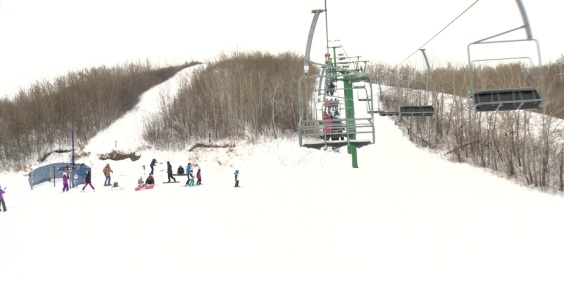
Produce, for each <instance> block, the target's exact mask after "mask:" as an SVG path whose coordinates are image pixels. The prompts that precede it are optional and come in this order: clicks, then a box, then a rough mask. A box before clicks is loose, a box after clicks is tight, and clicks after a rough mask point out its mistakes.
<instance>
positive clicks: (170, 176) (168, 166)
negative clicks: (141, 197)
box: [166, 161, 176, 182]
mask: <svg viewBox="0 0 564 281" xmlns="http://www.w3.org/2000/svg"><path fill="white" fill-rule="evenodd" d="M166 173H167V174H168V182H170V179H173V180H174V182H176V179H175V178H174V177H173V176H172V165H170V161H166Z"/></svg>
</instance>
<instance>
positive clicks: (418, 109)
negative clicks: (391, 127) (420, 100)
mask: <svg viewBox="0 0 564 281" xmlns="http://www.w3.org/2000/svg"><path fill="white" fill-rule="evenodd" d="M434 113H435V108H434V107H433V106H430V105H424V106H400V108H399V115H401V116H433V114H434Z"/></svg>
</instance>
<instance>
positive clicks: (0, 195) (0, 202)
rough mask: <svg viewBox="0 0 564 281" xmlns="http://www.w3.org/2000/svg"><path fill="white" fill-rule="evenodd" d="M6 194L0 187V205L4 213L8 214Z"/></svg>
mask: <svg viewBox="0 0 564 281" xmlns="http://www.w3.org/2000/svg"><path fill="white" fill-rule="evenodd" d="M4 193H6V192H5V191H4V189H2V187H0V205H1V206H2V211H3V212H6V211H8V209H7V208H6V201H4Z"/></svg>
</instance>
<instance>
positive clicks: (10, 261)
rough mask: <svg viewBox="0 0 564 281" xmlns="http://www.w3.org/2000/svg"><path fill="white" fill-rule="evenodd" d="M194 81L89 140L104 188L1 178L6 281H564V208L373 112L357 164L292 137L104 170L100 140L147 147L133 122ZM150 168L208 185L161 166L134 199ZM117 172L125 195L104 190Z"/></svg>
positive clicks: (146, 157) (20, 176)
mask: <svg viewBox="0 0 564 281" xmlns="http://www.w3.org/2000/svg"><path fill="white" fill-rule="evenodd" d="M186 74H187V73H186V71H185V72H182V73H179V74H178V77H175V78H174V79H173V80H171V81H168V82H165V83H163V84H161V85H160V86H157V87H156V88H154V89H152V90H150V91H148V92H147V93H146V94H145V95H143V97H142V101H141V102H140V105H139V107H137V108H136V109H134V110H132V111H130V112H128V113H127V114H126V115H125V116H124V119H128V122H124V121H117V122H115V123H114V124H113V125H112V126H111V127H110V128H108V130H106V131H104V132H101V133H100V134H99V135H98V136H96V138H95V139H93V140H92V142H91V143H89V145H88V146H87V147H86V150H87V151H88V152H92V154H91V155H90V156H89V157H87V158H85V159H83V160H84V162H85V163H87V164H89V165H91V166H92V167H93V184H94V186H95V187H96V188H97V191H96V192H90V191H88V192H85V193H81V192H79V191H78V190H75V189H72V190H71V192H69V193H67V194H60V190H61V188H62V184H61V181H60V180H58V181H56V187H52V184H51V183H45V184H40V185H38V186H36V188H35V189H34V190H33V191H31V190H30V189H29V186H28V183H27V177H25V176H24V173H23V172H9V173H8V172H2V173H0V185H1V186H2V187H6V186H7V187H8V189H7V193H6V194H5V199H6V203H7V206H8V208H9V211H8V212H7V213H0V241H1V245H2V246H1V249H2V250H1V254H0V275H1V278H2V280H3V281H20V280H46V279H47V280H50V279H53V278H55V279H56V280H60V281H66V280H73V281H74V280H85V281H89V280H96V281H98V280H246V281H254V280H257V281H259V280H260V281H264V280H273V281H276V280H304V281H305V280H308V281H309V280H327V281H331V280H390V281H394V280H433V281H443V280H444V281H452V280H461V281H475V280H484V281H489V280H491V281H498V280H517V281H520V280H523V281H525V280H527V281H529V280H543V281H547V280H549V281H551V280H555V281H556V280H558V281H560V280H563V279H564V272H563V271H562V269H561V268H562V267H561V265H562V264H563V262H564V256H563V255H562V253H564V239H562V237H563V235H564V222H563V221H562V217H563V216H564V198H562V197H561V196H554V195H551V194H545V193H541V192H538V191H535V190H530V189H528V188H526V187H523V186H519V185H516V184H514V183H511V182H509V181H508V180H505V179H502V178H499V177H496V176H495V175H492V174H491V173H490V172H488V171H486V170H482V169H478V168H474V167H470V166H469V165H466V164H456V163H452V162H448V161H446V160H444V159H441V157H440V156H439V155H437V154H433V153H431V152H429V151H426V150H422V149H419V148H417V147H415V146H414V145H413V144H412V143H411V142H409V140H408V139H407V138H406V137H404V136H403V134H402V132H401V131H400V130H399V129H398V128H397V127H396V126H395V125H394V121H393V120H392V119H389V118H387V117H379V116H376V117H375V118H376V119H375V127H376V134H377V135H376V143H375V144H374V145H369V146H366V147H363V148H361V149H359V153H358V160H359V166H360V168H358V169H352V168H351V157H350V155H349V154H347V153H346V149H341V150H340V152H338V153H335V152H329V151H320V150H313V149H307V148H300V147H298V141H297V137H295V138H291V139H287V140H283V139H279V140H275V141H273V140H270V141H267V142H265V143H262V142H260V143H257V144H255V145H246V144H238V145H237V146H236V148H235V150H234V151H232V152H228V151H226V150H222V149H219V150H216V151H199V152H190V153H189V152H187V151H186V150H185V151H155V150H151V149H147V150H142V151H140V153H141V159H140V160H139V161H136V162H131V161H129V160H124V161H100V160H98V158H97V154H98V153H101V152H103V151H110V150H111V149H113V147H112V146H111V144H110V145H109V144H108V143H104V142H102V141H99V140H100V139H103V138H107V139H110V140H114V139H118V140H119V141H118V149H122V150H128V149H132V148H134V147H136V146H137V145H139V139H138V138H135V137H131V135H132V131H134V130H132V129H131V124H135V123H139V122H140V120H142V118H143V116H147V114H149V112H148V111H147V110H148V108H146V107H144V106H143V104H146V103H148V102H150V101H151V100H154V99H155V96H156V95H159V94H163V93H164V94H169V95H175V94H176V88H175V87H172V86H171V85H170V82H172V81H174V80H175V79H180V77H181V76H183V75H186ZM356 108H357V109H362V108H364V107H363V106H362V105H361V104H357V106H356ZM357 111H358V114H357V116H358V117H362V113H361V112H360V111H361V110H357ZM128 125H129V126H128ZM96 139H98V141H96ZM154 157H156V158H157V159H158V160H159V161H160V162H163V163H164V162H166V161H171V163H172V164H173V167H175V168H176V167H177V166H178V165H180V164H183V165H185V164H186V162H188V161H190V162H193V163H198V164H200V166H201V167H202V171H203V173H202V174H203V183H204V185H203V186H200V187H194V188H187V187H183V186H182V185H181V184H161V182H162V181H164V180H165V177H166V176H165V173H164V171H163V169H164V165H159V166H157V169H156V173H155V175H156V179H157V180H156V181H157V186H156V187H155V189H153V190H147V191H139V192H136V191H134V190H133V187H134V186H135V183H136V179H137V178H138V177H139V176H140V175H146V172H143V169H142V168H141V166H142V165H148V164H149V162H150V160H151V159H152V158H154ZM68 158H69V156H68V155H53V156H51V158H50V159H48V161H47V162H59V161H65V160H68ZM106 163H110V165H111V167H112V168H113V170H114V174H113V181H118V182H119V183H120V185H122V186H124V187H125V189H124V190H121V191H109V190H107V188H104V187H103V186H102V182H103V181H104V178H103V176H102V175H101V172H102V169H103V167H104V166H105V164H106ZM220 163H221V164H220ZM235 169H239V170H241V186H242V188H239V189H235V188H232V186H233V171H234V170H235ZM182 179H183V178H182Z"/></svg>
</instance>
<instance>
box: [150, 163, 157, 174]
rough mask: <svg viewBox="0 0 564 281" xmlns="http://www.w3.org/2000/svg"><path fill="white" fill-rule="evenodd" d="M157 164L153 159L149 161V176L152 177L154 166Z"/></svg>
mask: <svg viewBox="0 0 564 281" xmlns="http://www.w3.org/2000/svg"><path fill="white" fill-rule="evenodd" d="M156 164H157V159H153V160H152V161H151V165H149V167H151V172H150V173H149V175H152V174H153V172H154V169H155V165H156Z"/></svg>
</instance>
